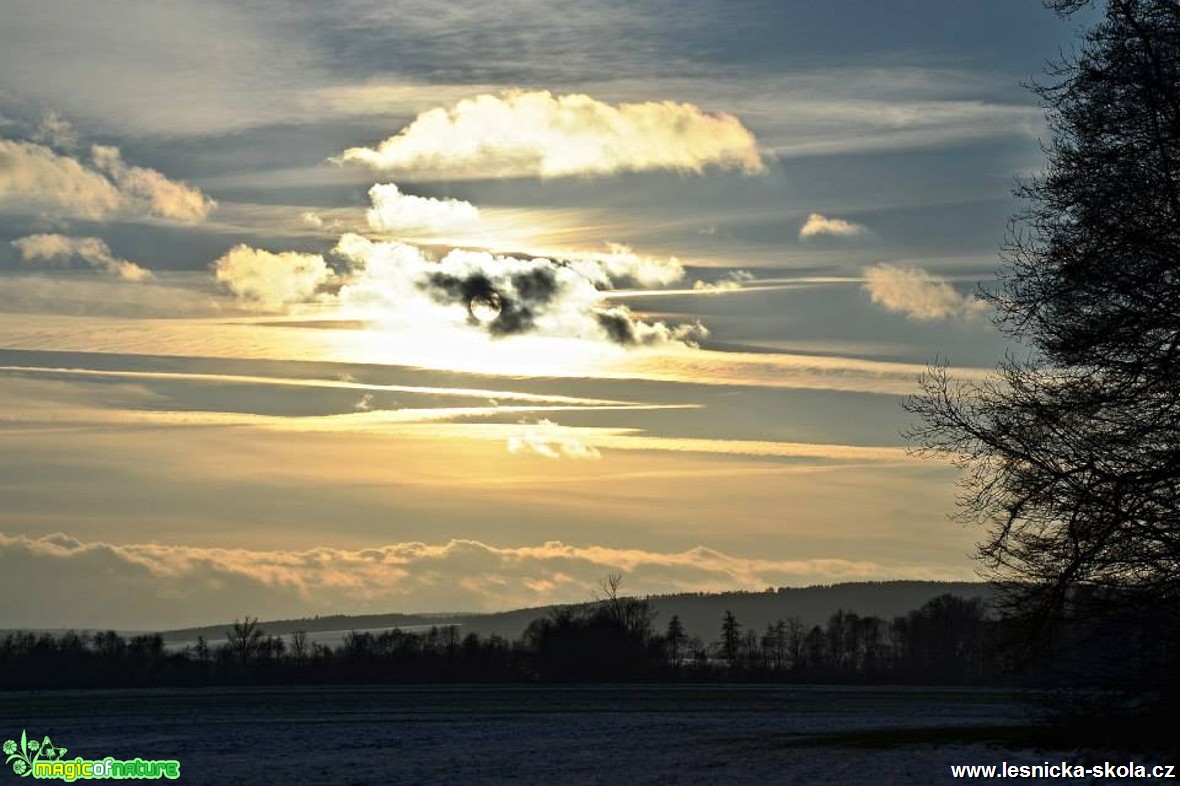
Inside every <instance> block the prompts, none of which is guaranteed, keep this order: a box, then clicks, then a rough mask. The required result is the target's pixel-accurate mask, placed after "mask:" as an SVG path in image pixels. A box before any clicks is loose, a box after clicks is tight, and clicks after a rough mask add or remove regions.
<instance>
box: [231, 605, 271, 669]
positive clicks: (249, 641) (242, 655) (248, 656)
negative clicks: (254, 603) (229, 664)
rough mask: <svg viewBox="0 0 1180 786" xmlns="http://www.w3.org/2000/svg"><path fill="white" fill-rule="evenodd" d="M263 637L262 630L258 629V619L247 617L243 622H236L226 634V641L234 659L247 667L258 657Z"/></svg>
mask: <svg viewBox="0 0 1180 786" xmlns="http://www.w3.org/2000/svg"><path fill="white" fill-rule="evenodd" d="M263 635H264V634H263V632H262V628H260V627H258V618H257V617H250V616H246V617H244V618H243V619H241V620H236V619H235V620H234V622H233V625H232V626H231V627H230V629H229V630H227V631H226V632H225V640H226V644H227V646H228V647H229V650H230V652H231V653H233V656H234V659H235V660H237V662H238V663H241V664H242V665H246V664H248V663H250V662H251V661H253V660H254V658H255V657H256V656H257V655H258V651H259V648H260V647H261V646H262V638H263Z"/></svg>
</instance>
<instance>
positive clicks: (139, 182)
mask: <svg viewBox="0 0 1180 786" xmlns="http://www.w3.org/2000/svg"><path fill="white" fill-rule="evenodd" d="M91 155H92V156H93V158H94V164H95V166H97V167H98V168H99V169H100V170H102V171H103V172H106V173H107V174H108V175H109V176H110V177H111V179H112V180H114V182H115V184H116V185H117V186H118V187H119V189H120V190H122V191H123V192H124V193H125V194H128V195H130V196H131V197H132V198H136V199H139V200H143V201H145V202H146V203H147V210H148V212H149V213H151V214H153V215H157V216H161V217H163V218H170V219H173V220H174V221H183V222H186V223H196V222H198V221H203V220H204V219H205V217H206V216H208V215H209V211H210V210H212V209H213V208H214V207H216V206H217V203H216V202H214V201H213V200H212V199H209V198H208V197H206V196H205V195H204V194H202V193H201V192H200V190H199V189H196V188H193V187H192V186H189V185H186V184H185V183H178V182H176V181H174V180H169V179H168V178H167V177H165V176H164V175H162V174H160V173H159V172H157V171H156V170H154V169H147V168H145V167H139V166H128V165H127V163H126V162H124V161H123V156H122V154H121V153H120V152H119V148H117V147H110V146H107V145H94V146H93V147H92V148H91Z"/></svg>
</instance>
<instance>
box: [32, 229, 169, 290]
mask: <svg viewBox="0 0 1180 786" xmlns="http://www.w3.org/2000/svg"><path fill="white" fill-rule="evenodd" d="M12 245H13V246H15V247H16V249H17V250H18V251H19V252H20V255H21V259H22V260H24V261H25V262H45V261H53V260H64V259H69V258H71V257H77V258H78V259H81V260H82V261H83V262H85V263H86V264H87V265H89V266H90V267H92V268H94V269H95V270H100V271H102V272H104V273H107V274H108V275H111V276H114V277H115V278H121V279H123V280H125V281H144V280H145V279H149V278H151V277H152V273H151V271H150V270H147V269H145V268H142V267H140V266H139V265H137V264H135V263H134V262H130V261H128V260H126V259H119V258H118V257H116V256H114V255H112V254H111V249H110V248H109V247H107V244H106V242H105V241H103V240H102V239H101V238H97V237H66V236H65V235H28V236H26V237H22V238H18V239H16V240H14V241H12Z"/></svg>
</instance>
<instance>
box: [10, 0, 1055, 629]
mask: <svg viewBox="0 0 1180 786" xmlns="http://www.w3.org/2000/svg"><path fill="white" fill-rule="evenodd" d="M17 5H18V6H21V9H20V12H19V13H14V14H12V15H11V19H12V20H13V23H12V24H11V25H10V24H8V22H7V21H6V24H5V26H4V30H3V31H0V70H3V72H4V73H6V74H9V75H11V76H12V79H11V81H10V84H9V85H7V86H6V87H4V88H2V89H0V285H2V286H0V503H2V504H0V577H2V578H0V593H3V594H4V595H5V596H6V597H9V598H14V597H21V598H23V599H25V600H23V601H22V603H21V604H5V608H6V609H8V611H6V612H4V613H3V614H0V627H4V626H36V627H57V626H67V625H75V626H87V627H88V626H96V625H110V626H118V627H123V628H148V627H168V626H181V625H188V624H195V623H208V622H216V621H222V620H224V619H228V618H232V617H235V616H240V615H242V614H253V615H260V616H263V617H267V616H271V617H274V616H297V615H307V614H317V613H319V614H326V613H341V612H343V613H349V612H356V613H360V612H378V611H407V612H408V611H444V610H449V611H475V610H493V609H506V608H513V607H518V606H523V605H538V604H544V603H551V602H565V601H579V600H584V599H586V598H588V597H590V595H591V594H592V593H593V591H594V588H595V587H596V586H597V584H598V582H599V580H600V579H601V578H602V577H603V576H604V575H606V574H608V573H611V572H621V573H622V574H623V575H624V577H625V579H624V582H625V583H624V586H625V587H626V589H627V590H629V591H632V592H636V593H659V592H678V591H699V590H722V589H738V588H740V589H764V588H765V587H766V586H771V585H773V586H778V585H799V584H814V583H829V582H835V581H846V580H864V579H887V578H942V579H962V578H969V577H971V576H972V575H973V566H972V562H971V560H970V554H971V552H972V542H973V539H974V535H975V533H972V532H970V531H965V530H963V529H961V528H959V527H958V526H957V525H953V524H951V523H950V522H949V521H948V520H947V514H949V513H951V512H952V511H953V507H954V480H955V474H954V472H953V471H952V470H951V469H950V468H948V467H947V466H945V465H942V464H939V463H937V462H930V461H922V460H918V459H916V458H914V457H912V456H911V455H909V454H908V453H907V451H906V446H905V443H904V441H903V440H902V438H901V437H900V436H899V433H900V431H901V430H902V429H903V428H904V427H905V425H906V419H905V418H906V416H905V414H904V413H903V412H902V410H901V408H900V402H901V401H902V400H903V399H904V397H905V396H906V395H907V394H909V393H910V392H912V391H914V389H915V381H916V378H917V376H918V374H920V373H921V372H922V370H923V369H924V368H925V367H926V365H927V364H928V363H929V362H931V361H933V360H934V359H935V358H936V357H942V358H946V359H949V362H950V363H951V364H952V365H953V366H955V367H956V368H957V369H958V373H959V374H960V375H962V376H965V377H970V378H981V377H982V376H983V375H985V374H986V373H987V371H988V369H989V368H990V367H991V366H992V364H993V363H994V361H995V360H996V359H997V358H999V357H1000V356H1001V355H1002V353H1003V351H1004V349H1005V347H1004V344H1003V342H1002V341H1001V339H1000V338H999V336H998V335H997V333H996V331H995V330H994V328H993V327H992V325H991V323H990V321H989V313H988V308H987V306H986V305H985V304H984V302H983V301H981V300H979V299H978V298H977V297H976V296H975V294H974V291H975V290H974V288H975V286H976V284H977V283H981V284H982V285H983V286H985V287H986V286H988V285H989V282H990V281H992V280H993V277H992V275H993V274H992V271H993V270H994V268H995V267H996V264H997V262H996V257H995V252H996V248H997V247H998V245H999V242H1000V240H1001V239H1002V236H1003V228H1004V220H1005V217H1006V216H1007V215H1009V214H1010V213H1011V212H1012V211H1013V210H1014V209H1015V207H1016V203H1015V202H1014V200H1013V198H1012V197H1011V196H1010V194H1009V190H1010V187H1011V183H1012V181H1013V179H1014V178H1015V177H1017V176H1019V175H1022V174H1027V173H1029V172H1032V171H1036V169H1037V168H1038V167H1039V165H1040V158H1039V149H1038V146H1037V136H1038V134H1042V133H1043V120H1042V119H1041V114H1040V111H1039V109H1038V108H1037V107H1036V106H1035V103H1034V101H1033V100H1032V99H1031V97H1030V96H1028V95H1026V94H1025V93H1024V92H1022V90H1021V89H1020V88H1019V85H1018V82H1019V81H1020V80H1021V79H1024V78H1027V77H1028V76H1029V75H1031V74H1032V73H1035V72H1036V70H1037V69H1038V67H1039V64H1040V62H1041V60H1042V59H1043V58H1044V57H1045V56H1046V55H1048V54H1051V53H1052V52H1053V51H1055V49H1054V47H1055V44H1056V42H1057V41H1058V40H1060V39H1061V38H1063V37H1065V36H1066V35H1067V33H1068V31H1064V32H1063V31H1061V30H1059V29H1057V27H1056V23H1055V22H1054V21H1053V20H1052V18H1051V15H1049V14H1045V13H1043V12H1040V11H1039V10H1038V9H1036V8H1035V7H1032V8H1025V7H1024V6H1025V5H1028V4H1023V5H1019V7H1018V4H1016V3H1014V2H1008V0H1004V1H1003V2H997V3H994V4H982V3H981V4H978V6H973V7H971V8H968V9H966V10H962V9H959V10H956V11H954V12H953V13H952V11H951V10H950V9H949V8H948V7H947V6H946V5H945V4H942V3H937V2H934V0H930V2H924V3H918V4H916V5H915V6H914V7H913V8H910V7H909V6H907V10H906V11H904V12H899V13H897V14H894V13H892V12H890V13H888V14H886V13H884V12H883V11H882V10H881V9H879V8H877V7H876V5H873V4H869V5H866V4H864V3H853V2H851V0H849V2H847V3H846V4H841V3H837V4H835V5H836V6H837V7H836V8H835V10H834V11H833V12H832V13H831V14H827V15H825V14H820V13H818V12H817V11H816V10H815V9H813V8H811V7H810V6H811V5H814V4H802V3H781V4H763V3H755V2H751V3H749V4H748V5H747V4H738V6H737V7H731V6H730V5H729V4H721V3H711V2H704V0H700V1H699V2H697V1H696V0H694V2H691V3H688V4H685V5H683V6H681V7H678V13H677V14H675V15H672V14H667V13H657V12H656V10H654V7H653V8H649V7H648V6H647V5H646V4H638V5H636V6H635V7H629V8H627V9H623V10H620V9H619V8H615V7H613V6H611V7H608V5H607V4H600V3H595V2H591V3H587V4H579V6H578V7H577V10H571V7H569V6H566V5H564V4H562V5H561V6H556V5H552V4H548V3H537V4H534V5H530V6H528V7H527V8H525V7H522V8H518V9H516V11H515V12H514V13H509V14H503V13H497V14H495V15H494V16H489V14H490V11H488V9H487V8H486V7H484V6H481V5H478V4H466V5H464V4H460V5H459V6H456V10H455V14H454V15H438V14H436V13H434V11H433V10H432V8H431V4H415V3H409V4H406V5H405V7H404V8H402V11H401V13H400V14H399V15H398V16H397V18H394V17H392V16H390V15H389V12H388V10H387V9H386V8H385V7H384V5H383V4H379V3H375V2H370V1H369V0H349V2H342V3H338V4H332V6H331V8H328V7H307V6H303V5H300V4H293V3H288V2H286V1H285V0H266V2H263V3H259V4H256V5H251V7H250V8H243V7H241V6H240V4H233V3H224V4H223V3H219V2H212V3H180V4H176V6H175V7H172V6H169V9H164V8H162V7H156V6H149V7H145V6H143V5H142V4H132V3H130V2H123V0H117V1H115V2H111V3H109V4H104V6H103V10H102V12H101V13H102V15H103V18H104V21H103V23H102V24H101V25H96V24H94V20H93V19H90V18H89V17H90V16H91V15H92V14H94V13H98V11H97V10H90V9H86V10H83V11H82V12H81V13H78V12H77V9H74V10H73V11H71V12H69V13H66V12H65V11H64V9H62V8H58V7H57V6H58V5H59V4H58V3H57V2H56V0H52V1H51V2H38V3H23V2H18V3H17ZM1034 6H1035V4H1034ZM665 10H666V9H665ZM1014 15H1015V17H1018V18H1019V19H1020V20H1023V21H1024V22H1025V23H1024V24H1019V23H1015V24H1016V27H1015V29H1016V30H1017V31H1018V32H1017V34H1015V35H1014V34H1012V32H1011V31H1012V29H1013V27H1012V26H1013V24H1014V22H1013V18H1014ZM854 16H855V17H856V22H855V24H851V25H850V23H849V19H850V18H852V17H854ZM506 19H516V20H517V21H516V22H511V23H510V22H507V21H505V20H506ZM722 20H724V24H722V23H721V22H722ZM867 30H876V31H878V32H879V33H880V35H876V36H870V35H867V33H866V31H867ZM477 31H479V32H478V34H477ZM63 51H69V52H70V53H71V56H70V57H69V58H63V57H59V56H57V55H55V54H53V53H60V52H63ZM210 51H216V52H218V56H217V57H209V56H208V53H209V52H210Z"/></svg>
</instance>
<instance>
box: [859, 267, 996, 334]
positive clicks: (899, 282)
mask: <svg viewBox="0 0 1180 786" xmlns="http://www.w3.org/2000/svg"><path fill="white" fill-rule="evenodd" d="M864 274H865V284H864V289H865V291H866V292H867V293H868V295H869V298H870V299H871V300H872V301H873V302H874V303H876V304H877V305H879V306H882V307H883V308H885V309H886V310H888V311H893V312H896V313H899V314H905V315H906V317H908V318H909V319H913V320H916V321H919V322H930V321H934V320H939V319H951V318H955V317H958V318H962V319H969V318H973V317H978V316H981V315H983V314H986V313H987V311H988V304H987V303H986V302H984V301H982V300H980V299H979V298H977V297H974V296H973V295H967V294H961V293H960V292H958V291H957V290H956V289H955V288H954V287H953V286H951V285H950V283H949V282H948V281H947V280H946V279H944V278H942V277H940V276H936V275H933V274H931V273H929V272H927V271H926V270H923V269H922V268H920V267H914V266H899V265H888V264H880V265H873V266H872V267H868V268H865V271H864Z"/></svg>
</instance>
